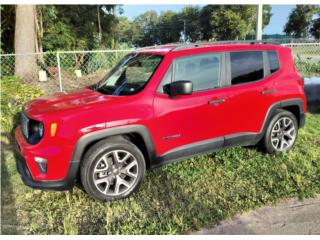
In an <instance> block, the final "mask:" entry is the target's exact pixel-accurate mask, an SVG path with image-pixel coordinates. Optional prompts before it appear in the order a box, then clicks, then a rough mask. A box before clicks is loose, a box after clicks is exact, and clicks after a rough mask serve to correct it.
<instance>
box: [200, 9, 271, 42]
mask: <svg viewBox="0 0 320 240" xmlns="http://www.w3.org/2000/svg"><path fill="white" fill-rule="evenodd" d="M256 11H257V10H256V6H255V5H207V6H206V7H204V8H203V9H202V14H201V15H200V16H201V17H200V19H201V20H200V21H201V22H203V23H204V24H203V25H202V26H203V27H202V28H203V30H202V32H203V36H202V39H205V40H208V39H211V38H214V39H217V40H234V39H235V40H237V39H245V36H246V35H248V34H249V33H250V32H255V28H256V19H257V14H256ZM210 13H211V15H210ZM271 16H272V14H271V6H270V5H264V6H263V27H265V26H266V25H268V24H269V22H270V19H271Z"/></svg>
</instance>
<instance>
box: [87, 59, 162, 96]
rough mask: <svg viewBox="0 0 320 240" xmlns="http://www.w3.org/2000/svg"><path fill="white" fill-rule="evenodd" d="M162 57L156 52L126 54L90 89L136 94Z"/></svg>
mask: <svg viewBox="0 0 320 240" xmlns="http://www.w3.org/2000/svg"><path fill="white" fill-rule="evenodd" d="M162 59H163V56H162V55H156V54H144V53H143V54H142V53H132V54H128V55H126V56H125V57H124V58H123V59H122V60H121V61H120V62H119V63H118V64H117V65H116V66H115V67H114V68H113V69H112V70H111V71H110V72H109V73H108V74H107V75H106V76H105V77H104V78H103V80H101V81H100V82H98V83H96V84H95V85H93V86H91V89H93V90H95V91H98V92H101V93H104V94H108V95H115V96H120V95H133V94H136V93H137V92H139V91H141V90H142V89H143V88H144V87H145V86H146V84H147V83H148V81H149V80H150V78H151V77H152V75H153V73H154V72H155V71H156V69H157V67H158V66H159V64H160V62H161V61H162Z"/></svg>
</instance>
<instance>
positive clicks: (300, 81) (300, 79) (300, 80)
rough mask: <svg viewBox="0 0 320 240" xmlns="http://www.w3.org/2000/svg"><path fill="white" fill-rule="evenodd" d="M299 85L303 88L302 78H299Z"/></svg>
mask: <svg viewBox="0 0 320 240" xmlns="http://www.w3.org/2000/svg"><path fill="white" fill-rule="evenodd" d="M299 84H300V85H301V86H302V87H304V78H303V77H301V78H299Z"/></svg>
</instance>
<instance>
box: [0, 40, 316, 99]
mask: <svg viewBox="0 0 320 240" xmlns="http://www.w3.org/2000/svg"><path fill="white" fill-rule="evenodd" d="M282 45H285V46H288V47H291V48H292V50H293V55H294V58H295V62H296V65H297V67H298V69H299V71H300V72H301V74H302V75H303V76H305V77H315V76H320V43H314V42H304V43H301V42H298V43H297V42H295V43H285V44H282ZM130 51H131V50H97V51H60V52H45V53H39V54H38V53H36V54H1V55H0V63H1V69H0V76H1V81H5V80H6V77H10V76H14V75H18V76H19V71H18V70H19V69H21V68H23V71H22V72H23V75H22V77H23V79H24V81H25V82H29V83H30V84H34V85H37V86H39V87H40V88H42V89H43V90H44V91H45V92H46V93H53V92H58V91H70V90H72V89H75V88H79V87H81V86H86V85H89V84H92V83H94V82H97V81H99V80H100V79H101V78H102V77H103V76H104V75H105V74H106V73H107V72H108V71H109V70H110V69H111V67H112V66H114V65H115V64H116V63H117V62H118V61H119V60H120V59H121V58H122V57H123V56H124V55H126V54H127V53H129V52H130ZM18 65H19V66H18ZM20 76H21V75H20Z"/></svg>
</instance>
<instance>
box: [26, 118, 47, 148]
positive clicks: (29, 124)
mask: <svg viewBox="0 0 320 240" xmlns="http://www.w3.org/2000/svg"><path fill="white" fill-rule="evenodd" d="M23 116H24V118H22V123H21V128H22V131H23V135H24V136H25V138H26V140H27V142H28V143H29V144H32V145H34V144H37V143H38V142H39V141H40V140H41V139H42V137H43V135H44V126H43V123H42V122H40V121H37V120H33V119H30V118H28V117H27V116H25V115H24V114H23ZM26 119H27V120H26Z"/></svg>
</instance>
